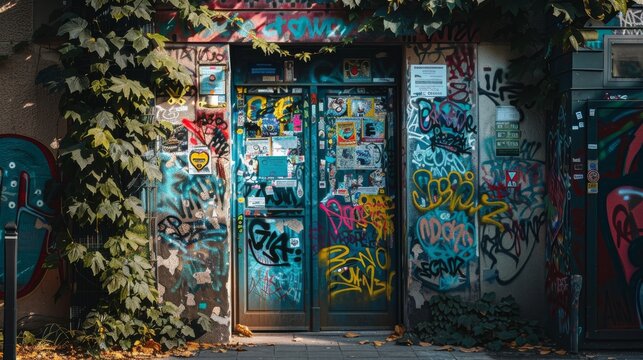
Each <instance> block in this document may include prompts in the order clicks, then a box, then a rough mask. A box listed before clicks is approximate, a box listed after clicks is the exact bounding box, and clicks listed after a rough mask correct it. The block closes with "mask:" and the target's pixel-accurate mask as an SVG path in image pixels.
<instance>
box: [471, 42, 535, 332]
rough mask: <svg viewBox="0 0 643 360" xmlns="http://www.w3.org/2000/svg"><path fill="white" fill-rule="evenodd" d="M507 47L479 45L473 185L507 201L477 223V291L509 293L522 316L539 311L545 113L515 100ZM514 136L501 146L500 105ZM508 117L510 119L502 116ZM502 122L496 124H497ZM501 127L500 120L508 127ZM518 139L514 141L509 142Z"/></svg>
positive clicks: (516, 89) (517, 86) (515, 86)
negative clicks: (476, 160) (477, 160)
mask: <svg viewBox="0 0 643 360" xmlns="http://www.w3.org/2000/svg"><path fill="white" fill-rule="evenodd" d="M513 57H515V55H513V54H511V53H510V52H509V49H508V47H507V46H502V45H489V44H484V45H483V44H481V45H480V46H479V47H478V59H479V62H478V96H479V116H480V131H479V134H480V142H481V144H480V173H479V179H478V181H479V182H478V183H479V190H480V194H481V195H483V196H484V195H486V196H488V198H489V200H491V201H497V202H502V203H504V204H506V207H507V209H506V211H503V212H500V213H498V214H497V216H496V217H495V218H494V220H495V221H497V222H498V223H499V224H496V223H485V222H481V223H480V235H479V236H480V253H481V257H480V261H481V274H482V276H481V290H482V292H483V293H485V292H495V293H496V294H497V295H498V296H499V297H504V296H507V295H511V296H513V297H514V298H516V301H517V302H518V303H519V304H520V306H521V311H522V314H523V316H525V317H528V318H532V319H542V318H543V317H544V311H545V309H544V304H545V299H544V295H543V289H544V281H545V274H544V272H543V270H542V269H543V263H544V251H545V219H546V215H545V198H544V196H545V183H546V182H545V180H546V179H545V146H544V142H545V126H544V125H545V114H544V112H543V111H542V110H538V109H535V108H534V107H533V106H532V105H530V104H523V103H519V102H518V99H517V98H518V95H519V94H520V92H521V91H522V90H523V88H524V86H525V84H524V83H523V82H522V81H520V80H517V79H512V78H510V77H509V69H508V68H509V59H511V58H513ZM508 106H514V107H515V110H517V111H516V112H515V118H517V121H505V123H506V122H513V124H514V125H515V126H514V127H517V128H518V131H519V137H518V138H517V139H512V142H514V144H509V146H511V147H513V149H512V151H513V154H512V155H511V156H507V155H504V154H508V153H509V151H508V150H509V149H508V148H509V146H506V147H505V148H504V149H503V146H504V145H505V143H504V142H503V141H504V140H503V135H504V134H512V132H508V131H504V130H503V128H502V126H503V121H502V120H505V119H503V113H502V112H503V111H507V110H509V111H514V109H512V108H508ZM507 120H509V119H507ZM499 126H500V130H498V129H499ZM506 127H507V126H505V128H506ZM513 145H516V146H513ZM502 151H505V152H504V153H503V152H502Z"/></svg>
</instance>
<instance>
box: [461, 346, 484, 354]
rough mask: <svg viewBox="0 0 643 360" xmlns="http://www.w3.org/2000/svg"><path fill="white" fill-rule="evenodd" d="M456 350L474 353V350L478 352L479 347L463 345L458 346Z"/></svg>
mask: <svg viewBox="0 0 643 360" xmlns="http://www.w3.org/2000/svg"><path fill="white" fill-rule="evenodd" d="M458 350H460V351H461V352H463V353H475V352H480V351H481V349H480V348H479V347H477V346H476V347H472V348H464V347H459V348H458Z"/></svg>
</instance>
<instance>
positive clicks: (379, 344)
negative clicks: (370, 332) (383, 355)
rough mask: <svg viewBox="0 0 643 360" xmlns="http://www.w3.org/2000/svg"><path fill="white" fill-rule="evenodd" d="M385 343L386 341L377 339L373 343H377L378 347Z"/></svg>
mask: <svg viewBox="0 0 643 360" xmlns="http://www.w3.org/2000/svg"><path fill="white" fill-rule="evenodd" d="M384 344H386V343H385V342H384V341H377V340H375V341H373V345H375V346H376V347H380V346H382V345H384Z"/></svg>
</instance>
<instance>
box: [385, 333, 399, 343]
mask: <svg viewBox="0 0 643 360" xmlns="http://www.w3.org/2000/svg"><path fill="white" fill-rule="evenodd" d="M399 338H401V336H397V335H395V334H392V335H389V336H388V337H387V338H386V341H388V342H391V341H395V340H397V339H399Z"/></svg>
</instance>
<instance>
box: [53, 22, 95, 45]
mask: <svg viewBox="0 0 643 360" xmlns="http://www.w3.org/2000/svg"><path fill="white" fill-rule="evenodd" d="M87 25H88V23H87V21H86V20H85V19H83V18H79V17H77V18H73V19H69V20H68V21H67V22H65V23H64V24H62V25H61V26H60V28H59V29H58V35H59V36H60V35H65V34H69V39H72V40H73V39H78V40H79V41H80V42H81V44H82V43H83V42H85V40H87V39H88V38H89V36H90V33H89V30H88V29H87Z"/></svg>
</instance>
